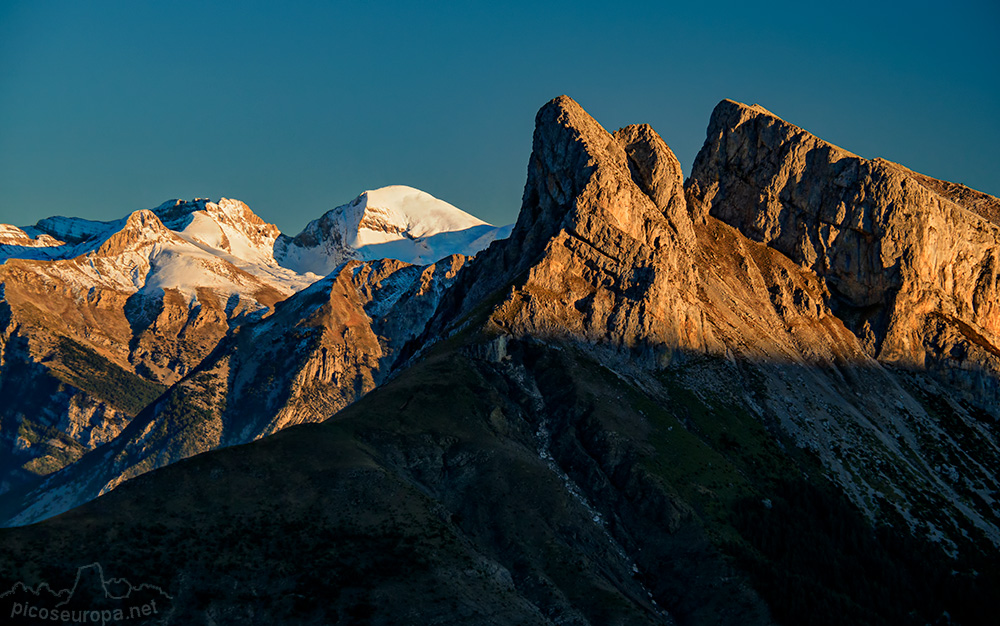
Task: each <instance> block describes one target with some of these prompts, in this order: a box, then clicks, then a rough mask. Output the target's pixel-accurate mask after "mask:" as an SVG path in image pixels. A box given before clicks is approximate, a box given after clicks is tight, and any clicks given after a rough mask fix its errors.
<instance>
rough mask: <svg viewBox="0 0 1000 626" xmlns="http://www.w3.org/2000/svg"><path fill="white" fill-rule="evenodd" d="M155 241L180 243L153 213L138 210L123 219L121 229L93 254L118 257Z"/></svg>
mask: <svg viewBox="0 0 1000 626" xmlns="http://www.w3.org/2000/svg"><path fill="white" fill-rule="evenodd" d="M157 241H176V242H180V239H179V238H178V237H177V236H176V235H174V234H173V233H172V232H171V231H170V229H168V228H167V227H166V226H164V225H163V222H161V221H160V218H159V217H157V216H156V214H155V213H154V212H153V211H150V210H148V209H140V210H138V211H134V212H133V213H132V214H131V215H129V216H128V217H127V218H125V220H124V224H123V225H122V227H121V229H119V230H117V231H115V232H113V233H112V234H111V235H110V236H109V237H108V238H107V239H105V240H104V242H103V243H102V244H101V245H100V247H99V248H98V249H97V251H96V253H95V254H96V255H97V256H98V257H113V256H118V255H120V254H123V253H124V252H126V251H129V250H133V249H137V248H141V247H144V246H148V245H151V244H153V243H155V242H157Z"/></svg>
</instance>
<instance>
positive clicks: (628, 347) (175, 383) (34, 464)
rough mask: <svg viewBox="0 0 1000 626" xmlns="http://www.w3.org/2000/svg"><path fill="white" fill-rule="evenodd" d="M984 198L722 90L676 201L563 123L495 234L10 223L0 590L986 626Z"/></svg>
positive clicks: (189, 207) (388, 610)
mask: <svg viewBox="0 0 1000 626" xmlns="http://www.w3.org/2000/svg"><path fill="white" fill-rule="evenodd" d="M998 207H1000V200H998V199H996V198H993V197H991V196H988V195H986V194H982V193H980V192H977V191H975V190H972V189H969V188H967V187H964V186H961V185H958V184H954V183H949V182H946V181H940V180H936V179H932V178H930V177H927V176H924V175H921V174H917V173H915V172H912V171H910V170H908V169H906V168H905V167H903V166H901V165H897V164H895V163H891V162H888V161H885V160H881V159H874V160H869V159H864V158H862V157H859V156H857V155H854V154H852V153H850V152H847V151H846V150H843V149H841V148H838V147H836V146H833V145H832V144H829V143H827V142H824V141H823V140H821V139H819V138H817V137H815V136H813V135H811V134H809V133H808V132H806V131H804V130H803V129H801V128H799V127H797V126H794V125H792V124H790V123H788V122H786V121H784V120H782V119H781V118H779V117H777V116H776V115H774V114H772V113H770V112H769V111H767V110H766V109H764V108H762V107H760V106H757V105H753V106H748V105H744V104H741V103H737V102H733V101H729V100H725V101H723V102H721V103H720V104H719V105H718V106H717V107H716V108H715V110H714V112H713V113H712V115H711V119H710V122H709V126H708V131H707V136H706V141H705V144H704V146H703V147H702V149H701V151H700V152H699V154H698V156H697V158H696V160H695V162H694V164H693V167H692V169H691V173H690V176H689V177H688V178H687V180H685V179H684V178H683V174H682V169H681V165H680V163H679V162H678V160H677V158H676V157H675V156H674V154H673V152H672V151H671V150H670V148H669V147H668V146H667V144H666V143H665V142H664V141H663V139H662V138H661V137H660V136H659V135H658V134H657V133H656V132H655V131H654V130H653V129H652V128H650V127H649V126H647V125H632V126H626V127H624V128H622V129H620V130H618V131H616V132H614V133H610V132H608V131H607V130H605V129H604V128H603V127H602V126H601V125H600V124H599V123H598V122H597V121H596V120H594V119H593V118H592V117H591V116H590V115H588V114H587V113H586V112H585V111H584V110H583V109H582V108H581V107H580V106H579V105H578V104H577V103H576V102H575V101H573V100H572V99H570V98H568V97H565V96H563V97H560V98H557V99H555V100H553V101H551V102H549V103H547V104H546V105H545V106H543V107H542V109H541V110H540V111H539V112H538V114H537V116H536V123H535V131H534V137H533V140H532V147H531V155H530V157H529V160H528V171H527V182H526V184H525V190H524V195H523V198H522V203H521V210H520V213H519V215H518V219H517V222H516V224H514V225H513V227H512V228H507V229H497V228H494V227H492V226H490V225H488V224H484V223H482V222H481V221H480V220H477V219H476V218H474V217H472V216H470V215H468V214H465V213H462V212H461V211H459V210H458V209H455V208H454V207H451V206H450V205H447V204H446V203H443V202H441V201H437V200H435V199H433V198H431V197H430V196H427V195H426V194H423V193H422V192H418V191H416V190H412V189H409V188H399V187H390V188H384V189H381V190H376V191H372V192H366V193H365V194H362V196H359V198H358V199H356V200H355V201H353V202H352V203H350V204H348V205H344V206H342V207H338V208H337V209H334V210H333V211H330V212H329V213H327V214H326V215H324V216H322V217H321V218H320V219H318V220H316V221H315V222H312V223H310V224H309V225H308V226H307V227H306V229H305V230H304V231H303V232H302V233H300V234H299V235H297V236H296V237H294V238H290V237H285V236H283V235H280V233H278V232H277V229H276V228H274V227H273V226H270V225H268V224H266V223H264V222H263V221H262V220H260V219H259V218H257V217H256V216H255V215H253V213H251V212H250V211H249V209H248V208H247V207H246V206H245V205H243V204H241V203H238V202H236V201H231V200H222V201H220V202H219V203H218V204H216V203H212V202H207V201H203V200H197V201H194V202H191V203H181V202H172V203H167V204H164V205H161V206H160V207H158V208H157V209H154V210H152V211H138V212H135V213H133V214H132V215H130V216H129V217H128V218H126V219H124V220H121V221H119V222H114V223H100V224H98V223H94V222H87V221H84V220H73V219H65V218H62V219H55V218H53V219H50V220H43V221H42V222H39V224H37V225H36V226H34V227H31V228H24V229H17V228H14V227H5V228H4V229H3V230H2V231H0V234H2V236H3V238H4V239H3V240H2V241H3V248H2V249H0V253H2V254H3V255H4V256H5V258H7V261H6V262H5V263H4V265H2V266H0V279H2V281H3V292H2V300H0V329H2V333H0V398H2V400H0V402H2V406H0V419H2V421H0V441H2V442H3V445H4V446H5V447H6V449H7V450H9V453H8V454H5V455H4V458H7V459H14V460H13V461H8V462H7V464H6V465H5V466H4V467H2V468H0V469H2V470H3V472H4V473H3V476H4V483H3V492H2V493H0V518H2V519H3V520H5V523H6V525H7V526H11V528H7V529H4V530H3V531H2V532H0V546H2V548H3V549H2V550H0V555H2V556H0V575H2V576H3V577H4V581H5V583H6V579H7V578H10V579H12V582H13V581H23V582H24V584H26V585H37V584H39V583H40V582H44V581H48V582H49V583H50V584H51V585H52V588H62V587H66V588H68V587H70V586H71V584H64V585H62V587H59V586H58V584H59V583H60V582H62V581H63V579H64V578H65V577H67V576H72V575H73V573H74V572H76V570H77V568H78V567H79V566H80V564H86V563H93V562H95V561H101V562H102V563H103V564H104V566H105V568H106V569H109V570H114V571H116V572H123V573H127V575H128V579H129V580H139V581H142V582H144V583H148V584H151V585H156V586H157V587H158V588H160V589H163V590H166V592H167V593H169V594H171V596H172V598H173V601H172V603H171V608H170V611H169V612H167V613H164V614H163V615H159V616H157V618H156V622H155V623H165V624H185V623H193V622H205V623H209V622H210V623H248V622H253V623H278V622H280V623H308V624H312V623H315V624H328V623H341V624H353V623H373V624H392V623H417V622H419V623H440V624H445V623H470V624H471V623H476V624H479V623H482V624H485V623H490V624H579V625H586V624H773V623H777V624H802V623H810V624H843V623H852V624H897V623H899V624H909V623H913V624H924V623H932V622H933V623H952V624H977V623H992V620H993V619H995V615H994V614H993V608H992V607H991V599H990V598H991V594H992V593H993V591H994V590H995V589H996V588H998V586H1000V571H998V562H1000V560H998V556H1000V508H998V504H997V503H998V499H1000V482H998V476H997V468H998V467H1000V440H998V433H997V425H998V424H997V420H998V418H1000V409H998V408H997V407H998V399H1000V396H998V394H1000V386H998V380H1000V315H998V307H1000V258H998V256H1000V222H998ZM36 522H39V523H36ZM24 524H31V525H26V526H22V527H16V526H21V525H24Z"/></svg>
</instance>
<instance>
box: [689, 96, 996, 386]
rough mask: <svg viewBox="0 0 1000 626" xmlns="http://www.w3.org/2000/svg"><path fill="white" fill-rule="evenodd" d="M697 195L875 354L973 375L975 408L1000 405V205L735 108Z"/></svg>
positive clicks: (725, 105)
mask: <svg viewBox="0 0 1000 626" xmlns="http://www.w3.org/2000/svg"><path fill="white" fill-rule="evenodd" d="M688 193H689V195H690V196H691V197H692V198H693V199H695V201H696V202H699V203H701V204H703V205H704V207H705V208H706V209H707V210H708V211H710V213H711V215H713V216H715V217H718V218H720V219H722V220H723V221H725V222H727V223H729V224H730V225H732V226H735V227H736V228H738V229H739V230H740V231H742V232H743V233H744V234H745V235H747V236H748V237H750V238H751V239H755V240H757V241H760V242H762V243H766V244H767V245H769V246H771V247H772V248H774V249H776V250H778V251H779V252H781V253H783V254H785V255H787V256H788V257H790V258H791V259H792V260H794V261H796V262H797V263H799V264H800V265H802V266H803V267H806V268H808V269H810V270H812V271H815V272H816V273H817V274H818V275H819V276H821V277H823V278H824V279H825V281H826V283H827V285H828V286H829V288H830V291H831V294H832V295H831V304H832V306H833V307H834V309H835V311H836V312H837V314H838V316H840V317H841V318H842V319H843V320H844V321H845V323H846V324H847V325H848V327H849V328H851V330H853V331H854V333H855V334H856V335H857V336H858V337H859V339H861V340H862V342H863V344H864V345H865V346H866V348H867V349H868V350H869V352H870V353H871V354H872V355H874V356H877V357H878V358H879V359H880V360H883V361H885V362H889V363H895V364H898V365H905V366H908V367H920V368H924V367H928V368H931V369H937V368H941V367H945V368H946V369H948V370H949V371H951V372H952V373H953V372H954V371H955V369H960V370H964V371H967V372H970V373H969V374H968V376H965V379H966V380H965V382H964V383H963V384H964V385H968V386H969V388H970V391H972V392H973V395H974V396H978V397H980V399H981V398H982V396H983V394H984V393H985V394H986V396H988V397H993V396H995V395H996V394H997V384H996V376H995V375H993V374H995V373H997V372H998V371H1000V359H997V356H996V355H998V354H1000V348H998V346H1000V309H998V306H1000V305H998V304H997V303H998V302H1000V280H998V271H1000V227H998V226H997V225H996V223H994V222H991V221H989V217H988V216H989V215H990V211H991V208H995V207H996V206H998V202H1000V201H998V200H997V199H995V198H991V197H990V196H987V195H986V194H981V193H979V192H974V193H973V192H972V190H968V191H964V190H963V189H961V186H957V185H954V184H953V183H948V182H946V181H939V180H936V179H933V178H931V177H928V176H924V175H920V174H916V173H915V172H912V171H910V170H909V169H907V168H905V167H902V166H900V165H897V164H895V163H891V162H889V161H885V160H882V159H876V160H867V159H863V158H861V157H859V156H857V155H855V154H852V153H850V152H848V151H846V150H843V149H841V148H838V147H837V146H834V145H832V144H830V143H828V142H825V141H823V140H821V139H819V138H817V137H815V136H813V135H811V134H810V133H808V132H806V131H804V130H802V129H801V128H799V127H797V126H794V125H792V124H790V123H788V122H786V121H784V120H782V119H781V118H779V117H777V116H775V115H774V114H772V113H770V112H768V111H767V110H765V109H763V108H761V107H756V106H754V107H751V106H746V105H742V104H739V103H736V102H733V101H729V100H726V101H723V102H721V103H720V104H719V105H718V106H717V107H716V109H715V112H714V113H713V114H712V121H711V124H710V126H709V129H708V136H707V139H706V141H705V145H704V147H703V148H702V149H701V151H700V152H699V153H698V157H697V159H696V160H695V164H694V168H693V169H692V173H691V179H690V180H689V181H688ZM984 214H985V215H984ZM956 360H957V361H958V362H957V363H956V362H954V361H956ZM946 363H947V365H945V364H946ZM990 372H993V374H989V373H990ZM951 375H952V374H949V376H951Z"/></svg>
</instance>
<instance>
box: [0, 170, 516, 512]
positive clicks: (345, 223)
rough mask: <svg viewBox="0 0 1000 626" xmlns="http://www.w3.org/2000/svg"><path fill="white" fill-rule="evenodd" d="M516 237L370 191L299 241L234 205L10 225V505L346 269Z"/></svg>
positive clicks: (5, 397)
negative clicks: (240, 333) (222, 350)
mask: <svg viewBox="0 0 1000 626" xmlns="http://www.w3.org/2000/svg"><path fill="white" fill-rule="evenodd" d="M509 232H510V228H509V227H507V228H497V227H493V226H491V225H489V224H487V223H485V222H483V221H482V220H479V219H477V218H475V217H472V216H471V215H469V214H467V213H465V212H463V211H461V210H460V209H458V208H456V207H454V206H452V205H450V204H448V203H446V202H444V201H442V200H438V199H437V198H434V197H433V196H431V195H429V194H427V193H424V192H422V191H419V190H417V189H413V188H411V187H405V186H393V187H385V188H382V189H378V190H374V191H366V192H364V193H363V194H361V195H360V196H358V198H356V199H355V200H354V201H352V202H350V203H349V204H345V205H343V206H340V207H337V208H335V209H333V210H331V211H329V212H327V213H326V214H324V215H323V216H322V217H321V218H320V219H318V220H316V221H313V222H311V223H310V224H309V225H308V226H307V227H306V228H305V229H304V230H303V231H302V232H301V233H300V234H299V235H297V236H296V237H294V238H292V237H287V236H285V235H282V234H281V233H280V232H279V231H278V228H277V227H276V226H274V225H273V224H268V223H266V222H265V221H264V220H262V219H261V218H260V217H258V216H257V215H256V214H254V213H253V211H251V210H250V208H249V207H248V206H247V205H245V204H243V203H242V202H239V201H238V200H230V199H227V198H223V199H222V200H220V201H219V202H218V203H215V202H211V201H208V200H205V199H198V200H194V201H190V202H184V201H179V200H173V201H169V202H165V203H163V204H161V205H160V206H158V207H156V208H155V209H152V210H139V211H135V212H133V213H132V214H130V215H129V216H127V217H125V218H122V219H120V220H115V221H111V222H95V221H90V220H83V219H79V218H69V217H52V218H47V219H43V220H41V221H40V222H38V223H37V224H36V225H34V226H31V227H26V228H18V227H15V226H10V225H0V260H2V261H4V263H3V265H2V266H0V281H2V285H3V292H2V298H3V299H2V301H0V311H2V312H0V315H2V317H0V325H2V326H0V327H2V331H0V332H2V334H0V364H2V365H0V449H2V450H3V454H2V455H0V458H2V459H3V460H2V461H0V470H2V474H0V493H3V492H4V491H7V490H9V489H11V488H12V487H13V486H14V485H15V484H18V483H19V482H20V481H21V480H23V479H25V478H28V477H30V476H32V475H34V476H44V475H47V474H49V473H51V472H53V471H56V470H58V469H60V468H62V467H63V466H65V465H66V464H67V463H70V462H72V461H75V460H76V459H78V458H79V457H80V456H81V455H82V454H83V453H84V452H86V451H87V450H91V449H94V448H95V447H97V446H98V445H100V444H102V443H106V442H109V441H111V440H112V439H113V438H114V437H115V436H117V435H118V434H119V433H121V431H122V430H123V429H124V427H125V425H126V424H128V422H129V421H130V419H131V418H132V417H133V416H135V415H136V414H137V413H138V412H139V411H140V410H141V409H142V408H143V407H145V406H146V405H147V404H148V403H149V402H150V401H151V400H153V399H154V398H155V397H157V396H158V395H160V394H161V393H162V392H163V391H164V390H165V389H166V388H167V386H169V385H172V384H174V383H176V382H177V381H179V380H180V379H181V378H182V377H183V376H185V375H187V374H188V373H189V372H191V371H192V370H193V369H194V368H195V367H197V365H198V364H199V363H201V362H202V360H203V359H204V358H205V357H206V356H207V355H209V354H210V353H211V352H212V351H213V350H214V349H215V348H216V347H217V345H218V344H219V342H220V341H221V340H222V339H223V338H224V337H225V336H226V334H227V333H229V332H230V331H232V330H234V329H236V328H237V327H238V326H240V325H241V324H243V323H245V322H247V321H251V320H258V319H261V318H262V317H266V316H268V315H270V313H271V312H272V311H273V310H274V307H275V304H276V303H278V302H281V301H283V300H285V299H287V298H288V297H289V296H291V295H292V294H295V293H297V292H300V291H302V290H303V289H305V288H306V287H308V286H309V285H312V284H314V283H316V282H317V281H319V280H320V279H321V278H322V277H323V276H325V275H327V274H329V273H330V272H332V271H334V270H335V269H337V268H338V267H341V266H343V265H344V264H345V263H347V262H349V261H355V260H360V259H369V258H373V250H378V256H379V258H386V259H396V260H402V261H404V262H403V263H397V264H395V265H394V266H393V267H394V269H396V270H400V269H402V268H403V267H404V266H405V265H408V264H412V263H420V264H427V263H431V262H434V261H437V260H438V259H439V258H445V257H448V256H451V255H466V256H469V255H473V254H475V253H476V252H478V251H479V250H481V249H482V248H484V247H485V246H487V245H489V243H490V242H491V241H492V240H493V239H495V238H497V237H504V236H506V235H507V234H509ZM387 271H388V270H387ZM317 272H318V273H317ZM402 274H403V275H405V276H406V277H407V278H411V279H412V278H413V277H414V276H416V275H417V274H419V272H416V273H414V271H410V270H406V271H403V272H402ZM404 280H405V279H404ZM398 282H399V281H398V280H397V283H398ZM394 284H395V283H394ZM400 288H403V287H400ZM398 295H401V294H397V296H398Z"/></svg>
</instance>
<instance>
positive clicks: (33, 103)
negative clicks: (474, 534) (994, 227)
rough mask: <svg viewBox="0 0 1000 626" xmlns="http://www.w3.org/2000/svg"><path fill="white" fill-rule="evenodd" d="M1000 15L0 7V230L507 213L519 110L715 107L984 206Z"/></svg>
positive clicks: (916, 8) (686, 154)
mask: <svg viewBox="0 0 1000 626" xmlns="http://www.w3.org/2000/svg"><path fill="white" fill-rule="evenodd" d="M998 32H1000V3H998V2H997V1H996V0H986V1H980V2H962V1H961V0H959V1H958V2H953V3H942V2H939V1H938V2H921V1H911V2H906V3H903V2H885V3H883V2H878V1H875V0H867V1H862V2H858V1H855V0H842V1H839V2H836V3H818V4H817V6H811V5H810V3H803V2H785V3H767V2H748V1H742V2H726V1H719V2H712V3H708V2H684V3H672V2H647V3H633V4H630V5H629V6H615V7H612V6H611V3H610V2H598V3H594V2H586V1H581V0H577V1H574V2H553V3H545V4H544V5H543V6H535V3H534V2H521V1H510V2H489V3H469V4H468V5H458V4H456V5H454V6H445V5H439V4H437V3H433V2H427V1H426V0H425V1H423V2H391V3H384V2H383V3H379V2H319V1H315V0H314V1H312V2H302V3H296V2H270V3H264V2H254V1H251V0H242V1H239V2H211V1H205V0H202V1H197V2H186V1H178V0H174V1H171V2H147V1H144V0H131V1H122V2H106V1H100V0H90V1H86V2H81V1H72V2H48V1H45V0H31V1H26V2H16V1H10V0H0V222H4V223H14V224H18V225H26V224H31V223H34V222H35V221H37V220H38V219H40V218H42V217H46V216H49V215H75V216H80V217H87V218H90V219H113V218H118V217H122V216H124V215H126V214H127V213H128V212H130V211H132V210H134V209H138V208H148V207H153V206H156V205H158V204H159V203H161V202H162V201H164V200H167V199H170V198H192V197H196V196H197V197H210V198H213V199H218V198H219V197H220V196H226V197H233V198H239V199H241V200H244V201H245V202H247V203H248V204H249V205H250V206H251V208H253V209H254V210H255V211H256V212H257V213H258V214H259V215H261V216H262V217H263V218H265V219H267V220H269V221H272V222H275V223H277V224H278V226H279V227H280V228H281V229H282V230H283V231H285V232H288V233H290V234H295V233H297V232H298V231H299V230H300V229H301V228H302V227H303V226H304V225H305V223H306V222H307V221H309V220H310V219H314V218H316V217H318V216H319V215H321V214H322V213H323V212H324V211H326V210H328V209H330V208H333V207H334V206H337V205H339V204H342V203H344V202H347V201H350V200H351V199H352V198H354V196H356V195H357V194H358V193H360V192H361V191H364V190H365V189H371V188H376V187H380V186H383V185H388V184H407V185H412V186H414V187H419V188H421V189H424V190H425V191H428V192H430V193H432V194H434V195H435V196H438V197H439V198H442V199H444V200H447V201H449V202H451V203H453V204H455V205H457V206H459V207H461V208H463V209H465V210H467V211H469V212H471V213H473V214H475V215H477V216H479V217H481V218H483V219H486V220H488V221H491V222H493V223H509V222H512V221H513V220H514V218H515V216H516V213H517V210H518V208H519V206H520V200H521V192H522V189H523V186H524V179H525V173H526V165H527V159H528V155H529V153H530V150H531V132H532V126H533V120H534V115H535V112H536V111H537V110H538V108H539V107H540V106H541V105H543V104H544V103H545V102H546V101H548V100H549V99H551V98H553V97H555V96H557V95H559V94H563V93H565V94H569V95H570V96H572V97H573V98H574V99H576V100H577V101H578V102H580V104H581V105H583V107H584V108H585V109H587V111H589V112H590V113H591V114H592V115H593V116H594V117H596V118H597V120H598V121H599V122H601V123H602V124H603V125H604V126H605V127H606V128H608V129H609V130H614V129H616V128H618V127H620V126H623V125H625V124H629V123H634V122H647V123H649V124H651V125H652V126H653V127H654V128H655V129H656V130H657V131H658V132H659V133H660V134H661V135H662V136H663V138H664V139H665V140H666V142H667V143H668V144H669V145H670V146H671V147H672V148H673V149H674V151H675V152H676V153H677V156H678V157H679V158H680V160H681V163H682V165H683V166H684V170H685V174H687V173H688V172H689V171H690V167H691V164H692V162H693V160H694V156H695V154H696V153H697V151H698V148H700V146H701V144H702V142H703V141H704V138H705V128H706V126H707V124H708V119H709V115H710V113H711V111H712V108H713V107H714V106H715V104H716V103H717V102H718V101H719V100H721V99H723V98H732V99H735V100H739V101H742V102H747V103H759V104H761V105H763V106H764V107H766V108H768V109H770V110H771V111H773V112H774V113H776V114H777V115H779V116H781V117H783V118H785V119H786V120H788V121H790V122H792V123H795V124H798V125H799V126H802V127H803V128H805V129H807V130H809V131H811V132H813V133H814V134H816V135H818V136H820V137H822V138H824V139H826V140H828V141H831V142H833V143H836V144H838V145H840V146H842V147H844V148H846V149H848V150H851V151H853V152H856V153H858V154H860V155H862V156H866V157H875V156H881V157H885V158H888V159H891V160H894V161H898V162H901V163H903V164H904V165H906V166H908V167H910V168H912V169H915V170H918V171H920V172H923V173H926V174H929V175H931V176H935V177H938V178H945V179H948V180H954V181H957V182H961V183H965V184H967V185H970V186H972V187H975V188H978V189H981V190H983V191H986V192H989V193H992V194H995V195H1000V177H998V165H1000V156H998V150H1000V37H998V36H997V33H998Z"/></svg>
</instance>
